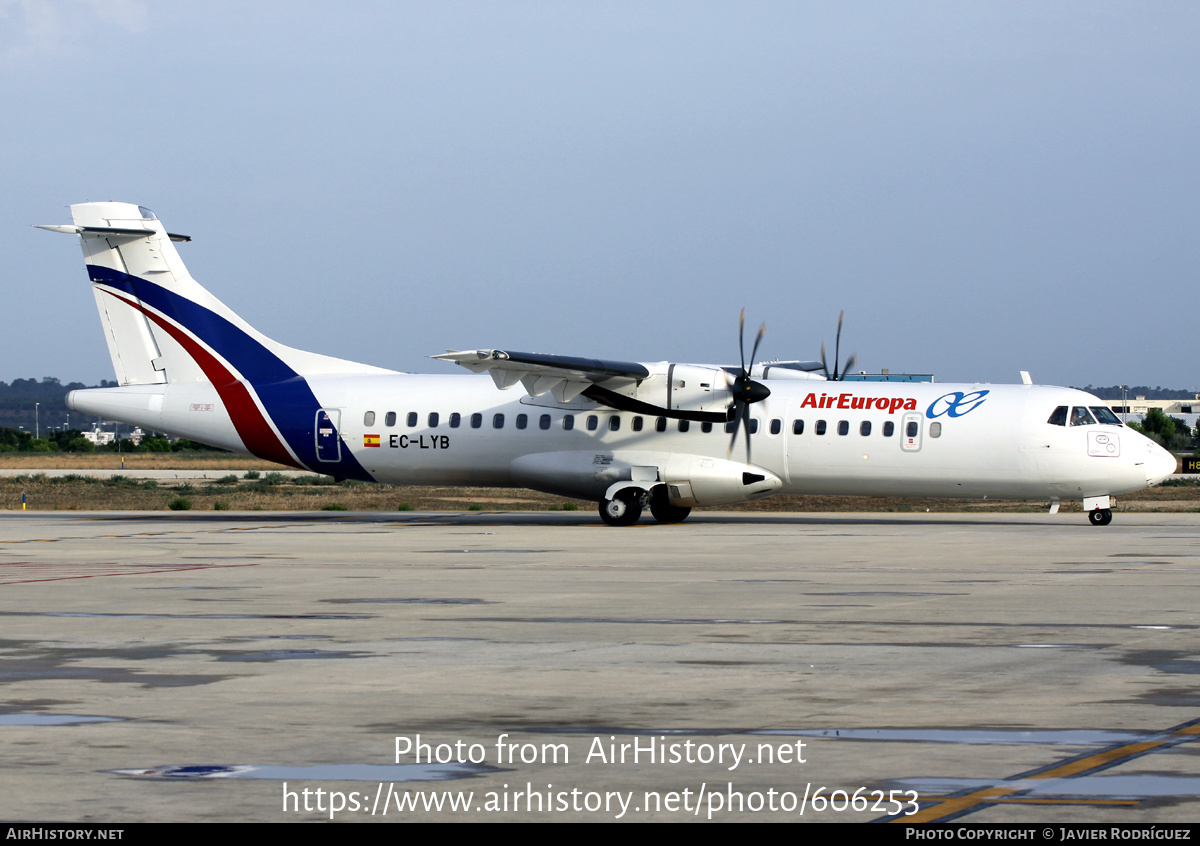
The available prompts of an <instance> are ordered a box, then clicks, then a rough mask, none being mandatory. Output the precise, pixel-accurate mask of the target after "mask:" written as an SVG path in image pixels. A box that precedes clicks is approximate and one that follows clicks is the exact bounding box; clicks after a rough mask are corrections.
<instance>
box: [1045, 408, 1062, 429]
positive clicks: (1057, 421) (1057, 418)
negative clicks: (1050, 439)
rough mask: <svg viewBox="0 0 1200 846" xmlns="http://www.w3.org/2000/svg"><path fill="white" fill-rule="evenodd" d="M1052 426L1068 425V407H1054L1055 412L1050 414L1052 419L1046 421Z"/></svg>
mask: <svg viewBox="0 0 1200 846" xmlns="http://www.w3.org/2000/svg"><path fill="white" fill-rule="evenodd" d="M1046 422H1047V423H1049V424H1050V425H1051V426H1066V425H1067V407H1066V406H1065V405H1060V406H1059V407H1058V408H1056V409H1054V413H1053V414H1051V415H1050V419H1049V420H1047V421H1046Z"/></svg>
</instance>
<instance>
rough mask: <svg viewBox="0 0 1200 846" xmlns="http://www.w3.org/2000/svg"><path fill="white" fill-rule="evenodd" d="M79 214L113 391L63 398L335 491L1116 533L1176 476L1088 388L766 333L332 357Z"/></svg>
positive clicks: (637, 512)
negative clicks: (760, 357) (921, 507)
mask: <svg viewBox="0 0 1200 846" xmlns="http://www.w3.org/2000/svg"><path fill="white" fill-rule="evenodd" d="M71 215H72V220H73V223H71V224H67V225H39V228H41V229H48V230H50V231H54V232H62V233H68V234H75V235H78V236H79V239H80V242H81V244H82V246H83V253H84V257H85V260H86V264H87V270H88V276H89V278H90V279H91V283H92V291H93V294H94V296H95V299H96V305H97V308H98V310H99V313H100V320H101V323H102V324H103V329H104V335H105V338H106V340H107V342H108V350H109V353H110V355H111V357H112V362H113V367H114V369H115V371H116V376H117V382H118V385H119V387H111V388H90V389H86V390H76V391H72V392H71V393H70V394H68V396H67V405H68V406H69V407H70V408H72V409H74V410H75V411H80V412H86V413H88V414H94V415H98V416H100V417H105V418H109V419H113V420H119V421H122V422H125V423H129V424H131V425H135V426H140V427H142V428H144V429H152V430H156V431H160V432H167V433H169V434H172V435H175V436H179V437H184V438H190V439H192V440H195V441H200V442H203V443H206V444H210V445H212V446H216V447H222V448H224V449H228V450H232V451H235V452H242V453H248V454H250V455H255V456H258V457H259V458H263V459H266V460H268V461H274V462H278V463H280V464H285V465H289V466H292V467H296V468H300V469H304V470H309V471H312V472H314V473H321V474H326V475H330V476H333V477H335V478H338V479H360V480H366V481H373V482H380V483H384V484H407V485H414V484H416V485H478V486H509V487H525V488H532V489H534V490H539V491H544V492H547V493H552V494H557V495H563V496H568V497H576V498H580V499H587V500H591V501H593V502H597V503H598V504H599V512H600V517H601V519H602V520H603V521H604V522H605V523H607V524H609V525H614V526H628V525H633V524H634V523H636V522H637V521H638V519H639V518H640V517H641V515H642V512H643V511H644V509H646V508H647V507H648V508H649V510H650V513H651V515H652V516H653V517H654V518H655V519H656V520H658V521H659V522H663V523H677V522H680V521H682V520H684V519H686V518H687V517H688V515H689V513H690V512H691V509H692V508H694V507H698V506H715V505H729V504H733V503H740V502H746V501H749V500H754V499H758V498H761V497H765V496H770V495H772V494H777V493H785V494H827V495H847V496H919V497H954V498H968V497H970V498H980V499H1017V500H1031V499H1041V500H1047V501H1049V503H1050V513H1056V512H1057V511H1058V506H1059V503H1060V502H1061V501H1062V500H1082V502H1083V510H1084V511H1085V512H1086V513H1087V514H1088V518H1089V520H1090V521H1091V523H1092V524H1094V525H1107V524H1108V523H1109V522H1111V520H1112V510H1111V500H1110V497H1112V496H1113V495H1117V494H1124V493H1130V492H1133V491H1138V490H1142V489H1143V488H1146V487H1148V486H1151V485H1155V484H1157V483H1159V482H1161V481H1162V480H1164V479H1165V478H1167V477H1168V476H1170V475H1171V474H1172V473H1174V472H1175V468H1176V462H1175V458H1174V456H1173V455H1171V454H1170V453H1169V452H1167V451H1166V450H1164V449H1163V448H1162V447H1160V446H1159V445H1158V444H1156V443H1155V442H1153V441H1152V440H1150V439H1148V438H1146V437H1144V436H1143V435H1141V434H1139V433H1137V432H1135V431H1133V430H1132V429H1130V428H1127V427H1125V426H1123V425H1122V424H1121V422H1120V420H1118V419H1117V417H1116V416H1115V415H1114V414H1113V413H1112V411H1111V410H1109V408H1108V407H1107V406H1106V405H1105V404H1104V403H1103V402H1102V401H1101V400H1099V399H1098V398H1096V397H1094V396H1092V395H1091V394H1087V393H1084V392H1083V391H1078V390H1074V389H1070V388H1058V387H1050V386H1043V385H1034V384H1032V383H1031V380H1030V379H1029V378H1028V374H1026V373H1022V377H1023V378H1022V384H1020V385H990V384H960V385H956V384H939V383H932V382H926V383H915V382H869V381H847V380H846V379H845V378H844V377H845V376H846V375H847V371H849V369H850V367H851V366H852V364H853V359H851V360H850V361H849V362H847V364H846V366H845V367H844V368H843V369H841V370H840V371H839V368H838V360H837V355H838V354H839V353H840V350H838V349H835V358H834V362H833V371H832V372H830V371H829V369H828V366H827V365H826V363H825V355H824V346H822V349H821V361H820V362H799V361H797V362H767V363H758V364H756V363H755V356H756V355H757V352H758V344H759V342H760V341H761V340H762V337H763V330H762V329H760V330H759V334H758V336H757V338H756V340H755V343H754V349H753V351H752V353H751V356H750V364H749V366H747V365H746V360H745V352H744V349H745V348H744V344H743V345H742V359H741V362H740V364H739V365H738V366H732V365H730V366H724V365H710V364H687V363H672V362H665V361H664V362H628V361H610V360H603V359H590V358H581V357H574V356H564V355H550V354H540V353H523V352H517V351H513V350H500V349H479V350H470V351H454V350H451V351H448V352H446V353H444V354H441V355H435V356H432V357H433V358H435V359H440V360H443V361H448V362H453V363H454V364H457V365H460V366H462V367H464V368H465V369H467V370H468V371H471V373H473V374H483V373H487V374H488V375H489V376H490V377H491V378H490V379H488V378H484V377H482V376H480V375H474V376H472V375H466V374H458V375H452V374H447V375H417V374H411V373H402V372H398V371H395V370H388V369H385V368H381V367H373V366H371V365H367V364H359V363H357V362H352V361H346V360H343V359H339V358H332V357H329V356H325V355H320V354H318V353H313V352H306V351H303V350H298V349H294V348H292V347H288V346H285V345H283V344H281V343H278V342H276V341H273V340H271V339H270V338H267V337H266V336H264V335H263V334H261V333H260V332H258V331H257V330H255V329H254V328H253V327H251V326H250V325H249V324H247V323H246V322H245V321H244V320H243V319H242V318H240V317H239V316H238V315H237V314H235V313H234V312H233V311H232V310H231V309H230V308H228V307H227V306H226V305H225V304H224V303H222V302H221V301H220V300H218V299H217V298H216V297H214V296H213V295H212V294H211V293H209V291H208V290H206V289H205V288H203V287H201V286H200V285H199V284H198V283H197V282H196V281H195V280H194V279H192V277H191V276H190V275H189V274H188V271H187V269H186V268H185V267H184V264H183V262H182V261H181V259H180V257H179V253H178V252H177V250H176V247H175V243H176V242H180V241H189V240H191V239H190V238H188V237H187V236H183V235H177V234H172V233H170V232H168V231H167V230H166V229H165V228H164V227H163V224H162V223H161V222H160V221H159V220H158V218H157V217H156V216H155V214H154V213H153V212H151V211H150V210H149V209H146V208H144V207H141V206H137V205H133V204H130V203H116V202H106V203H83V204H78V205H73V206H71ZM743 321H744V312H743ZM838 334H839V343H840V334H841V324H840V321H839V328H838ZM818 369H820V370H822V371H823V373H817V372H815V371H817V370H818ZM518 384H520V385H521V386H522V388H523V391H520V392H514V393H507V392H506V391H508V390H509V389H511V388H513V387H515V386H516V385H518ZM739 432H740V434H741V436H742V439H743V441H744V451H743V449H742V448H741V447H739V446H738V436H739ZM730 435H732V438H730ZM752 440H753V451H751V441H752ZM735 447H736V449H735Z"/></svg>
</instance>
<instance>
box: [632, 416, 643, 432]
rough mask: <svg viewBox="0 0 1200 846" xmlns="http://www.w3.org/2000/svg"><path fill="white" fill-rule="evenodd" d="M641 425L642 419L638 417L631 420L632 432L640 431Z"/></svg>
mask: <svg viewBox="0 0 1200 846" xmlns="http://www.w3.org/2000/svg"><path fill="white" fill-rule="evenodd" d="M642 425H643V422H642V418H640V417H635V418H633V431H635V432H640V431H642Z"/></svg>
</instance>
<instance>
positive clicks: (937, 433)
mask: <svg viewBox="0 0 1200 846" xmlns="http://www.w3.org/2000/svg"><path fill="white" fill-rule="evenodd" d="M941 436H942V424H941V423H940V422H938V421H934V422H933V423H930V424H929V437H931V438H940V437H941Z"/></svg>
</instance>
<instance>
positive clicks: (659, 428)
mask: <svg viewBox="0 0 1200 846" xmlns="http://www.w3.org/2000/svg"><path fill="white" fill-rule="evenodd" d="M654 431H656V432H665V431H667V418H665V417H659V418H658V419H657V420H655V421H654Z"/></svg>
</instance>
